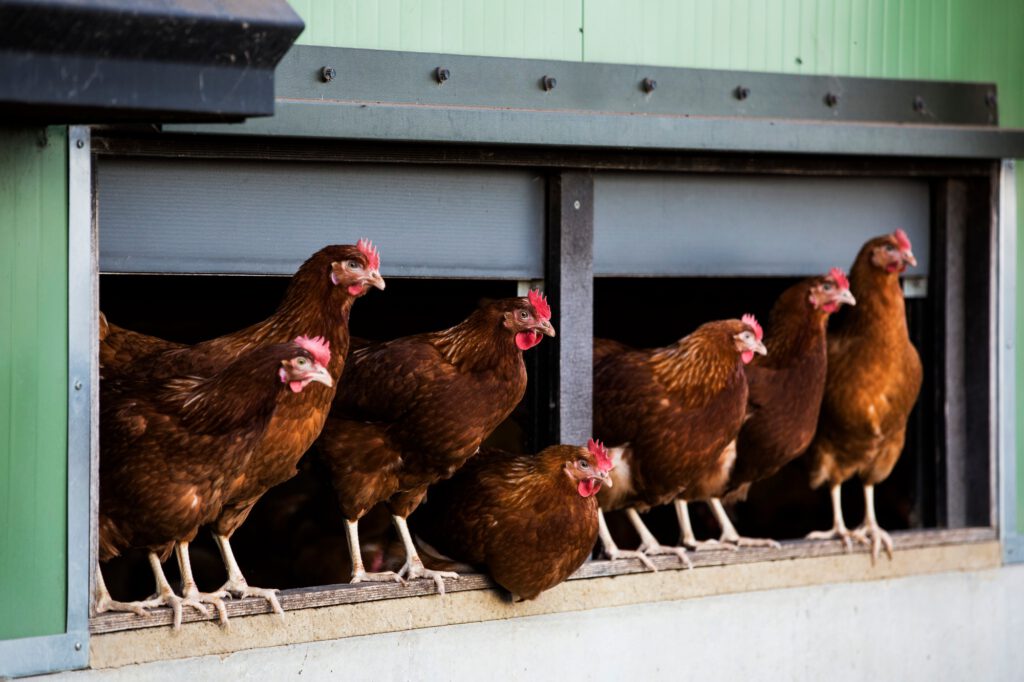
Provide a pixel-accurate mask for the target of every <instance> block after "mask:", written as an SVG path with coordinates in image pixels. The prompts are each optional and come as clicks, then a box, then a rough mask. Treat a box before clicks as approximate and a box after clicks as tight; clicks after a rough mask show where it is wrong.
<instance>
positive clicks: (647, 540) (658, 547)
mask: <svg viewBox="0 0 1024 682" xmlns="http://www.w3.org/2000/svg"><path fill="white" fill-rule="evenodd" d="M626 517H627V518H628V519H629V522H630V523H632V524H633V528H635V529H636V532H637V534H638V535H639V536H640V546H639V547H637V548H636V550H637V551H638V552H640V553H641V554H643V555H645V556H649V557H650V556H656V555H658V554H674V555H676V556H677V557H679V560H680V561H681V562H683V565H684V566H686V567H687V568H690V569H692V568H693V562H691V561H690V557H688V556H686V548H685V547H669V546H668V545H663V544H661V543H660V542H658V539H657V538H656V537H654V533H652V532H651V531H650V529H649V528H647V525H646V524H645V523H644V520H643V519H641V518H640V513H639V512H638V511H637V510H636V508H634V507H630V508H629V509H627V510H626Z"/></svg>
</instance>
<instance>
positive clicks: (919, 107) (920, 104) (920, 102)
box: [914, 95, 924, 114]
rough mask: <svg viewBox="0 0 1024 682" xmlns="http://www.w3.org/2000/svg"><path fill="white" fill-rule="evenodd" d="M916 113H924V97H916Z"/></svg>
mask: <svg viewBox="0 0 1024 682" xmlns="http://www.w3.org/2000/svg"><path fill="white" fill-rule="evenodd" d="M914 111H916V112H917V113H919V114H922V113H924V97H921V95H918V96H916V97H914Z"/></svg>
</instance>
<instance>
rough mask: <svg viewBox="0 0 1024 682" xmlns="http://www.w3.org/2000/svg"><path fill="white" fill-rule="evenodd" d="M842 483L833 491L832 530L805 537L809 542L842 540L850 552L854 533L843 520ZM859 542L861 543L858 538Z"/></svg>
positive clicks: (834, 486)
mask: <svg viewBox="0 0 1024 682" xmlns="http://www.w3.org/2000/svg"><path fill="white" fill-rule="evenodd" d="M842 487H843V484H842V483H835V484H833V486H832V489H831V491H830V492H831V496H832V518H833V519H834V521H833V523H832V529H831V530H816V531H812V532H810V533H808V534H807V535H806V536H805V537H806V539H807V540H841V541H842V542H843V546H844V547H845V548H846V551H847V552H849V551H851V550H852V549H853V541H852V540H853V537H854V536H853V533H851V532H850V530H849V529H848V528H847V527H846V522H845V521H844V520H843V499H842ZM858 541H861V540H860V539H859V538H858Z"/></svg>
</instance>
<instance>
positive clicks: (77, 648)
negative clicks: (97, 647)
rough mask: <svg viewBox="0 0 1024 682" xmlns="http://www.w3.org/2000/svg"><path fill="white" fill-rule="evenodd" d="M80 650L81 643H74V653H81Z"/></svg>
mask: <svg viewBox="0 0 1024 682" xmlns="http://www.w3.org/2000/svg"><path fill="white" fill-rule="evenodd" d="M81 650H82V643H81V642H75V651H81Z"/></svg>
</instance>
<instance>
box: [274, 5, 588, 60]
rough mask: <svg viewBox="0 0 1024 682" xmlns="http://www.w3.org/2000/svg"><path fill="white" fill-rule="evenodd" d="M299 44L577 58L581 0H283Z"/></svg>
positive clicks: (497, 55) (536, 57) (495, 55)
mask: <svg viewBox="0 0 1024 682" xmlns="http://www.w3.org/2000/svg"><path fill="white" fill-rule="evenodd" d="M291 5H292V7H293V8H294V9H295V11H296V12H298V13H299V14H300V15H301V16H302V18H303V19H304V20H305V21H306V30H305V32H303V34H302V35H301V36H300V37H299V40H298V42H299V43H300V44H303V45H331V46H336V47H361V48H369V49H378V50H408V51H411V52H443V53H451V54H475V55H486V56H492V57H528V58H535V59H566V60H579V59H580V56H581V54H582V53H581V46H582V35H581V33H580V28H581V27H582V25H583V24H582V15H583V3H582V2H581V0H340V1H338V2H335V1H333V0H291Z"/></svg>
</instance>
